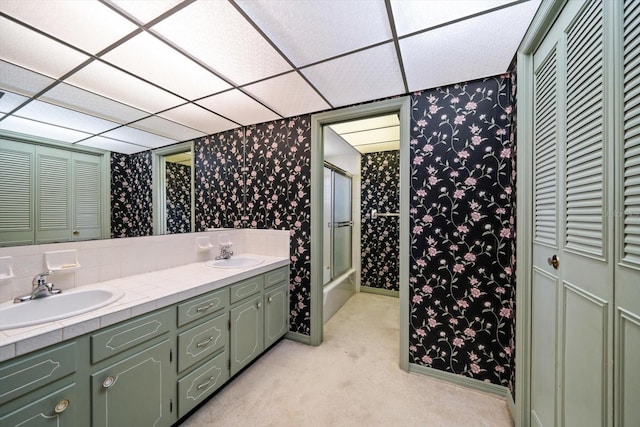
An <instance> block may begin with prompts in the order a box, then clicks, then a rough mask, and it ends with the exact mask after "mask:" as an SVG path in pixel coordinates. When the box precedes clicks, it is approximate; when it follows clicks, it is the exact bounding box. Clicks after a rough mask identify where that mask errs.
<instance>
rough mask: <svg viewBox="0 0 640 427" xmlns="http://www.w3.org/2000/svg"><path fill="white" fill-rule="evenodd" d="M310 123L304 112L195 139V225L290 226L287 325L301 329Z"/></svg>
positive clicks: (305, 298) (305, 301)
mask: <svg viewBox="0 0 640 427" xmlns="http://www.w3.org/2000/svg"><path fill="white" fill-rule="evenodd" d="M310 126H311V124H310V117H309V116H308V115H307V116H301V117H294V118H289V119H285V120H278V121H273V122H268V123H262V124H258V125H253V126H250V127H248V128H246V129H245V130H244V131H243V130H242V129H237V130H234V131H229V132H225V133H221V134H216V135H213V136H211V137H208V138H203V139H201V140H199V141H196V197H197V199H196V224H198V227H199V229H200V230H203V229H205V228H207V227H236V228H239V227H247V228H259V229H288V230H290V231H291V265H290V271H291V272H290V295H291V304H290V306H291V317H290V322H291V323H290V330H291V331H294V332H299V333H302V334H305V335H309V334H310V328H311V324H310V312H309V307H310V291H311V278H310V270H311V259H310V250H311V242H310V239H309V236H310V231H311V223H310V216H311V201H310V193H311V181H310V176H311V169H310V167H311V166H310V160H311V127H310ZM243 135H244V136H245V137H246V139H245V138H243ZM243 141H246V142H245V143H244V144H243ZM243 154H244V157H243ZM228 201H231V203H228V206H226V207H225V204H226V203H227V202H228Z"/></svg>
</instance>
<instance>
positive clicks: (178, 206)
mask: <svg viewBox="0 0 640 427" xmlns="http://www.w3.org/2000/svg"><path fill="white" fill-rule="evenodd" d="M164 175H165V179H164V199H165V201H164V206H165V215H164V216H165V219H164V226H165V233H166V234H175V233H189V232H191V231H193V228H192V221H191V217H192V216H191V213H192V208H191V200H192V197H191V191H192V182H193V181H192V155H191V151H183V152H181V153H176V154H170V155H167V156H164Z"/></svg>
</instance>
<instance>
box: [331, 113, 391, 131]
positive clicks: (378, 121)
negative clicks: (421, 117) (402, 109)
mask: <svg viewBox="0 0 640 427" xmlns="http://www.w3.org/2000/svg"><path fill="white" fill-rule="evenodd" d="M399 125H400V119H399V118H398V115H397V114H389V115H386V116H378V117H371V118H369V119H362V120H352V121H350V122H344V123H336V124H333V125H331V126H329V127H330V128H331V129H333V130H334V131H335V132H336V133H337V134H339V135H341V134H345V133H352V132H360V131H365V130H369V129H380V128H385V127H390V126H399Z"/></svg>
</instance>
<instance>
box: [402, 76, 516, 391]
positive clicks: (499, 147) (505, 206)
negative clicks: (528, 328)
mask: <svg viewBox="0 0 640 427" xmlns="http://www.w3.org/2000/svg"><path fill="white" fill-rule="evenodd" d="M511 90H512V82H511V80H510V78H509V77H508V76H504V77H495V78H490V79H485V80H483V81H475V82H472V83H463V84H458V85H454V86H448V87H444V88H438V89H434V90H429V91H424V92H419V93H415V94H413V95H412V97H411V102H412V113H411V114H412V119H411V142H410V145H411V156H410V158H411V193H410V200H411V201H410V204H411V205H410V212H411V225H410V227H411V231H410V232H411V265H410V313H411V318H410V361H411V362H413V363H416V364H419V365H424V366H428V367H432V368H436V369H440V370H443V371H447V372H452V373H456V374H461V375H464V376H468V377H472V378H475V379H479V380H483V381H490V382H492V383H495V384H500V385H504V386H508V387H512V385H513V384H512V383H513V377H512V371H513V356H514V336H513V331H514V330H513V319H514V296H515V292H514V288H513V285H514V277H513V275H514V270H513V263H514V258H513V243H514V230H515V220H514V211H513V203H512V202H513V200H512V197H513V191H514V184H515V182H514V180H515V174H514V169H513V163H512V157H513V152H512V147H513V139H512V138H513V135H512V128H511V126H512V118H513V114H512V108H513V105H512V101H513V99H512V93H511Z"/></svg>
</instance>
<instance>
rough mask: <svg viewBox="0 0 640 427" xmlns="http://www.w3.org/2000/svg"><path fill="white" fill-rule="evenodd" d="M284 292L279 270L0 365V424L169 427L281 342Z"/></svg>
mask: <svg viewBox="0 0 640 427" xmlns="http://www.w3.org/2000/svg"><path fill="white" fill-rule="evenodd" d="M280 279H283V280H280ZM278 280H280V281H278ZM263 283H269V284H271V285H270V286H269V287H267V289H266V290H265V291H263V290H262V286H263ZM235 285H240V286H237V287H236V289H237V290H238V291H239V294H241V292H240V291H244V292H248V293H250V295H249V296H248V297H246V298H245V299H242V300H239V301H238V302H237V303H236V304H234V305H233V306H231V307H230V303H229V301H230V292H229V290H230V288H231V287H232V286H235ZM288 287H289V284H288V267H283V268H278V269H275V270H273V271H270V272H266V273H264V274H261V275H257V276H255V277H252V278H249V279H246V280H242V281H240V282H238V283H237V284H231V285H229V286H226V287H223V288H221V289H217V290H215V291H212V292H209V293H207V294H205V295H201V296H198V297H195V298H192V299H189V300H186V301H180V302H178V303H176V304H174V305H172V306H169V307H165V308H162V309H159V310H157V311H155V312H151V313H148V314H144V315H141V316H138V317H135V318H133V319H130V320H126V321H123V322H121V323H118V324H115V325H113V326H109V327H107V328H103V329H100V330H97V331H94V332H91V333H89V334H86V335H83V336H80V337H77V338H74V339H72V340H68V341H65V342H63V343H60V344H56V345H53V346H51V347H48V348H45V349H41V350H38V351H35V352H33V353H30V354H26V355H22V356H19V357H16V358H13V359H10V360H7V361H5V362H2V363H0V425H1V426H2V427H4V426H5V425H7V426H13V425H21V426H82V427H85V426H93V427H98V426H100V427H102V426H104V427H107V426H112V427H113V426H117V427H120V426H129V425H135V426H152V425H155V426H158V427H162V426H169V425H171V424H173V423H175V422H176V421H178V417H182V416H184V415H185V414H187V413H188V412H189V411H190V410H191V409H193V408H194V407H195V406H196V405H197V404H198V403H200V402H202V401H203V400H205V399H206V398H207V397H209V396H210V395H211V393H213V392H214V391H215V390H217V389H218V388H219V387H220V386H222V385H223V384H224V383H225V382H226V381H228V379H229V377H230V368H229V365H231V367H232V369H233V373H234V374H235V373H236V372H238V371H239V370H240V369H242V368H243V367H244V366H246V365H247V364H249V363H250V362H251V361H252V360H254V359H255V358H256V357H258V356H259V355H260V354H261V353H262V352H263V348H264V342H268V343H269V344H268V345H271V344H272V343H273V342H275V341H277V340H278V339H279V338H281V337H282V336H283V335H285V334H286V333H287V330H288V324H289V313H288V306H289V303H288V301H289V297H288ZM255 289H257V291H255ZM269 299H271V301H270V300H269ZM211 303H213V304H211ZM210 304H211V306H210ZM203 307H208V308H207V309H205V310H201V311H197V308H203ZM230 319H231V320H232V322H229V320H230ZM230 325H231V326H230ZM229 327H231V332H229ZM233 349H235V350H233ZM233 358H235V359H237V360H238V361H239V362H237V363H231V360H232V359H233ZM110 376H111V377H113V383H112V385H110V386H109V384H108V382H107V383H106V384H105V380H106V379H107V378H108V377H110ZM105 385H106V386H108V387H107V388H105ZM64 399H68V400H69V401H70V404H69V406H68V408H67V409H66V411H65V412H63V413H62V414H61V415H58V416H53V408H54V407H55V405H56V404H57V403H59V402H60V401H62V400H64ZM26 420H28V421H26ZM25 421H26V424H22V423H23V422H25Z"/></svg>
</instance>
